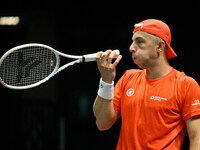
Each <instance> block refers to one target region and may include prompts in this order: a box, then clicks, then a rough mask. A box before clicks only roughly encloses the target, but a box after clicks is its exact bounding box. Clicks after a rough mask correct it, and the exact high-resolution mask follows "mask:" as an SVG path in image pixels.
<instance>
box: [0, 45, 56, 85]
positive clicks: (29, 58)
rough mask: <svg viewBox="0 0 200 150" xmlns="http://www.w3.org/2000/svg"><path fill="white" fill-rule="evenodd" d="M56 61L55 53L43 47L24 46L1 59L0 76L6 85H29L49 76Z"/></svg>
mask: <svg viewBox="0 0 200 150" xmlns="http://www.w3.org/2000/svg"><path fill="white" fill-rule="evenodd" d="M57 63H59V61H58V60H57V57H56V54H55V53H53V52H52V51H51V50H49V49H47V48H45V47H40V46H31V47H24V48H21V49H18V50H16V51H13V52H12V53H10V54H9V55H8V56H7V57H6V58H5V59H4V60H3V62H2V64H1V66H0V77H1V80H2V81H3V83H4V84H7V85H11V86H26V85H31V84H34V83H37V82H39V81H41V80H43V79H44V78H46V77H47V76H49V75H50V74H51V73H52V72H53V71H54V70H55V68H56V66H57Z"/></svg>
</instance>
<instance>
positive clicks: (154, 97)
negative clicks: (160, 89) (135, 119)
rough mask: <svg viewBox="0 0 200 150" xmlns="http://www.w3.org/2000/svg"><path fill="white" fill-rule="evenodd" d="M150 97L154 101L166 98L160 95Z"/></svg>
mask: <svg viewBox="0 0 200 150" xmlns="http://www.w3.org/2000/svg"><path fill="white" fill-rule="evenodd" d="M150 99H151V100H155V101H161V100H164V101H166V100H167V98H164V97H160V96H151V97H150Z"/></svg>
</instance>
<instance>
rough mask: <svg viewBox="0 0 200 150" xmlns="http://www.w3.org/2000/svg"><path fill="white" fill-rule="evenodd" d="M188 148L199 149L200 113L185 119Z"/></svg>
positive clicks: (191, 149)
mask: <svg viewBox="0 0 200 150" xmlns="http://www.w3.org/2000/svg"><path fill="white" fill-rule="evenodd" d="M187 131H188V135H189V139H190V150H200V115H198V116H195V117H192V118H190V119H188V120H187Z"/></svg>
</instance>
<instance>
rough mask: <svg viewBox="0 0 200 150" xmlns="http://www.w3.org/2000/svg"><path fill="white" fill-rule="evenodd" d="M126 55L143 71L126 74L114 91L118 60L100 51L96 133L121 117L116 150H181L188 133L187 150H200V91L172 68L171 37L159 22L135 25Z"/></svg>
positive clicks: (119, 58)
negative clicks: (129, 54) (170, 60)
mask: <svg viewBox="0 0 200 150" xmlns="http://www.w3.org/2000/svg"><path fill="white" fill-rule="evenodd" d="M129 51H130V52H131V53H132V59H133V61H134V63H135V64H137V65H138V66H139V67H140V68H141V70H139V69H138V70H136V69H132V70H127V71H126V72H125V73H124V75H123V76H122V77H121V78H120V80H119V81H118V82H117V84H116V86H115V87H114V79H115V76H116V66H117V64H118V63H119V62H120V60H121V59H122V56H119V57H118V58H117V59H116V60H115V61H114V62H112V59H113V56H114V51H111V50H107V51H106V52H105V53H103V52H98V54H97V58H96V59H97V66H98V69H99V72H100V74H101V79H100V84H99V90H98V95H97V97H96V99H95V102H94V106H93V110H94V115H95V117H96V124H97V127H98V129H99V130H107V129H109V128H110V127H111V126H112V125H113V124H114V123H115V122H116V120H118V119H119V117H121V130H120V136H119V140H118V144H117V148H116V149H117V150H161V149H165V150H180V149H182V148H183V140H184V136H185V133H186V131H187V132H188V135H189V139H190V150H200V87H199V85H198V83H197V82H196V81H195V80H194V79H193V78H191V77H189V76H186V75H185V73H184V72H179V71H177V70H176V69H175V68H173V67H171V66H170V64H169V61H168V59H171V58H173V57H176V56H177V55H176V53H175V51H174V50H173V49H172V47H171V32H170V29H169V27H168V25H167V24H165V23H164V22H162V21H160V20H155V19H148V20H144V21H142V22H141V23H139V24H136V25H135V29H134V33H133V37H132V44H131V46H130V49H129Z"/></svg>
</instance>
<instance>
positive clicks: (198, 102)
mask: <svg viewBox="0 0 200 150" xmlns="http://www.w3.org/2000/svg"><path fill="white" fill-rule="evenodd" d="M195 105H200V100H198V99H197V100H194V103H193V104H192V106H195Z"/></svg>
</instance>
